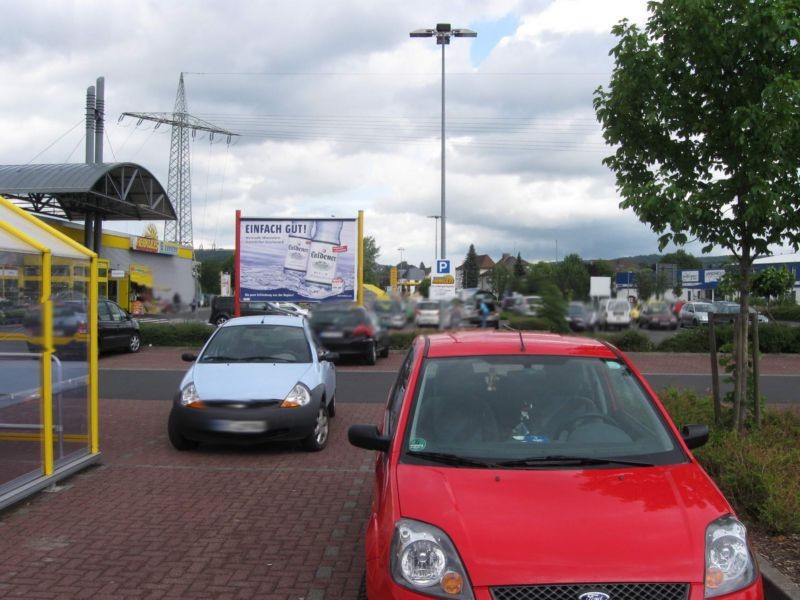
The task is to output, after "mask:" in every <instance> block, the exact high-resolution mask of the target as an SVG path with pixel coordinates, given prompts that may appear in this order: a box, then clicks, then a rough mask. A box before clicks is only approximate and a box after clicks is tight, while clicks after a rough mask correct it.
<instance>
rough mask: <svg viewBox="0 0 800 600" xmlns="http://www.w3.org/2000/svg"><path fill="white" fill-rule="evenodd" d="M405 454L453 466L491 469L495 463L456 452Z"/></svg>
mask: <svg viewBox="0 0 800 600" xmlns="http://www.w3.org/2000/svg"><path fill="white" fill-rule="evenodd" d="M406 454H408V456H413V457H415V458H424V459H425V460H431V461H433V462H439V463H442V464H446V465H452V466H454V467H478V468H483V469H491V468H492V467H496V466H497V464H496V463H492V462H486V461H484V460H481V459H479V458H471V457H469V456H459V455H458V454H448V453H446V452H413V451H409V452H407V453H406Z"/></svg>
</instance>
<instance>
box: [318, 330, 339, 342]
mask: <svg viewBox="0 0 800 600" xmlns="http://www.w3.org/2000/svg"><path fill="white" fill-rule="evenodd" d="M319 337H322V338H327V339H329V340H330V339H334V338H342V337H344V334H343V333H342V332H341V331H323V332H322V333H320V334H319Z"/></svg>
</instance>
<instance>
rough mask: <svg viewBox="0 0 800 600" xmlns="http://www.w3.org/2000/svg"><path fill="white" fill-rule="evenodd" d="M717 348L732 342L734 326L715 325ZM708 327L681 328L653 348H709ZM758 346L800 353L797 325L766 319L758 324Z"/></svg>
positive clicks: (765, 348)
mask: <svg viewBox="0 0 800 600" xmlns="http://www.w3.org/2000/svg"><path fill="white" fill-rule="evenodd" d="M714 333H715V334H716V340H717V349H719V348H720V347H722V346H723V345H725V344H731V343H733V326H732V325H716V326H715V327H714ZM708 342H709V336H708V327H694V328H692V329H686V330H683V331H680V332H679V333H677V334H676V335H674V336H671V337H668V338H667V339H665V340H663V341H662V342H661V343H660V344H658V346H657V347H656V350H657V351H658V352H708V351H709V350H710V347H709V343H708ZM758 347H759V350H760V351H761V352H764V353H767V354H778V353H784V354H797V353H800V327H793V326H790V325H789V326H787V325H782V324H780V323H765V324H762V325H759V326H758Z"/></svg>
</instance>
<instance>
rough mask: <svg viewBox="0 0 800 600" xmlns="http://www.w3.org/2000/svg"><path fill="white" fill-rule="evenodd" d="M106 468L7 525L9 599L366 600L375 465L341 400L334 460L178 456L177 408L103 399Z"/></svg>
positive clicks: (3, 589) (1, 589) (27, 506)
mask: <svg viewBox="0 0 800 600" xmlns="http://www.w3.org/2000/svg"><path fill="white" fill-rule="evenodd" d="M100 408H101V415H102V435H101V449H102V452H103V458H102V465H101V466H99V467H94V468H91V469H89V470H87V471H84V472H83V473H81V474H79V475H77V476H74V477H72V478H70V479H68V480H66V481H65V482H63V485H62V486H60V487H59V488H58V489H57V490H56V491H51V492H48V493H41V494H38V495H36V496H34V497H33V498H31V499H30V500H29V501H28V502H25V503H23V504H22V505H18V506H17V507H15V508H12V509H10V510H7V511H5V512H4V513H2V514H0V596H1V597H4V598H42V599H50V598H59V599H61V598H63V599H76V598H183V599H189V598H196V599H204V598H214V599H234V598H235V599H239V598H241V599H244V598H248V599H249V598H266V599H275V600H290V599H292V600H298V599H308V600H310V599H315V600H322V599H326V598H355V597H356V595H357V592H358V586H359V583H360V577H361V573H362V571H363V564H364V563H363V552H362V539H363V527H364V518H365V515H366V514H367V513H368V510H369V499H370V493H371V474H372V460H373V456H372V455H371V454H370V453H367V452H364V451H362V450H358V449H355V448H353V447H351V446H350V445H349V444H348V443H347V440H346V431H347V427H348V426H349V425H350V424H351V423H355V422H376V421H377V419H378V415H379V413H380V411H381V407H380V406H379V405H375V404H373V405H368V404H357V403H346V402H341V403H339V410H338V413H337V417H336V418H335V419H334V420H333V421H332V430H331V434H332V435H331V441H330V445H329V446H328V448H327V449H326V450H325V451H323V452H320V453H316V454H309V453H305V452H303V451H301V450H299V449H297V448H296V447H293V446H286V445H283V446H262V447H258V448H236V447H230V446H205V447H203V448H201V449H200V450H199V451H197V452H191V453H180V452H177V451H175V450H173V449H172V447H171V446H170V445H169V442H168V441H167V436H166V428H165V424H166V419H167V414H168V411H169V404H168V403H167V402H153V401H141V400H114V401H106V400H103V401H101V407H100Z"/></svg>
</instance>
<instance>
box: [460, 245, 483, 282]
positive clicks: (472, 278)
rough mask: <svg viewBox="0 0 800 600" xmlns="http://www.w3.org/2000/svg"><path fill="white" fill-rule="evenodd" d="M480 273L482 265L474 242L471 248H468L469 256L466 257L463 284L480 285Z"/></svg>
mask: <svg viewBox="0 0 800 600" xmlns="http://www.w3.org/2000/svg"><path fill="white" fill-rule="evenodd" d="M479 275H480V267H479V266H478V254H477V253H476V252H475V246H474V244H470V245H469V250H467V257H466V258H465V259H464V269H463V271H462V278H463V281H462V286H463V287H465V288H474V287H478V276H479Z"/></svg>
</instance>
